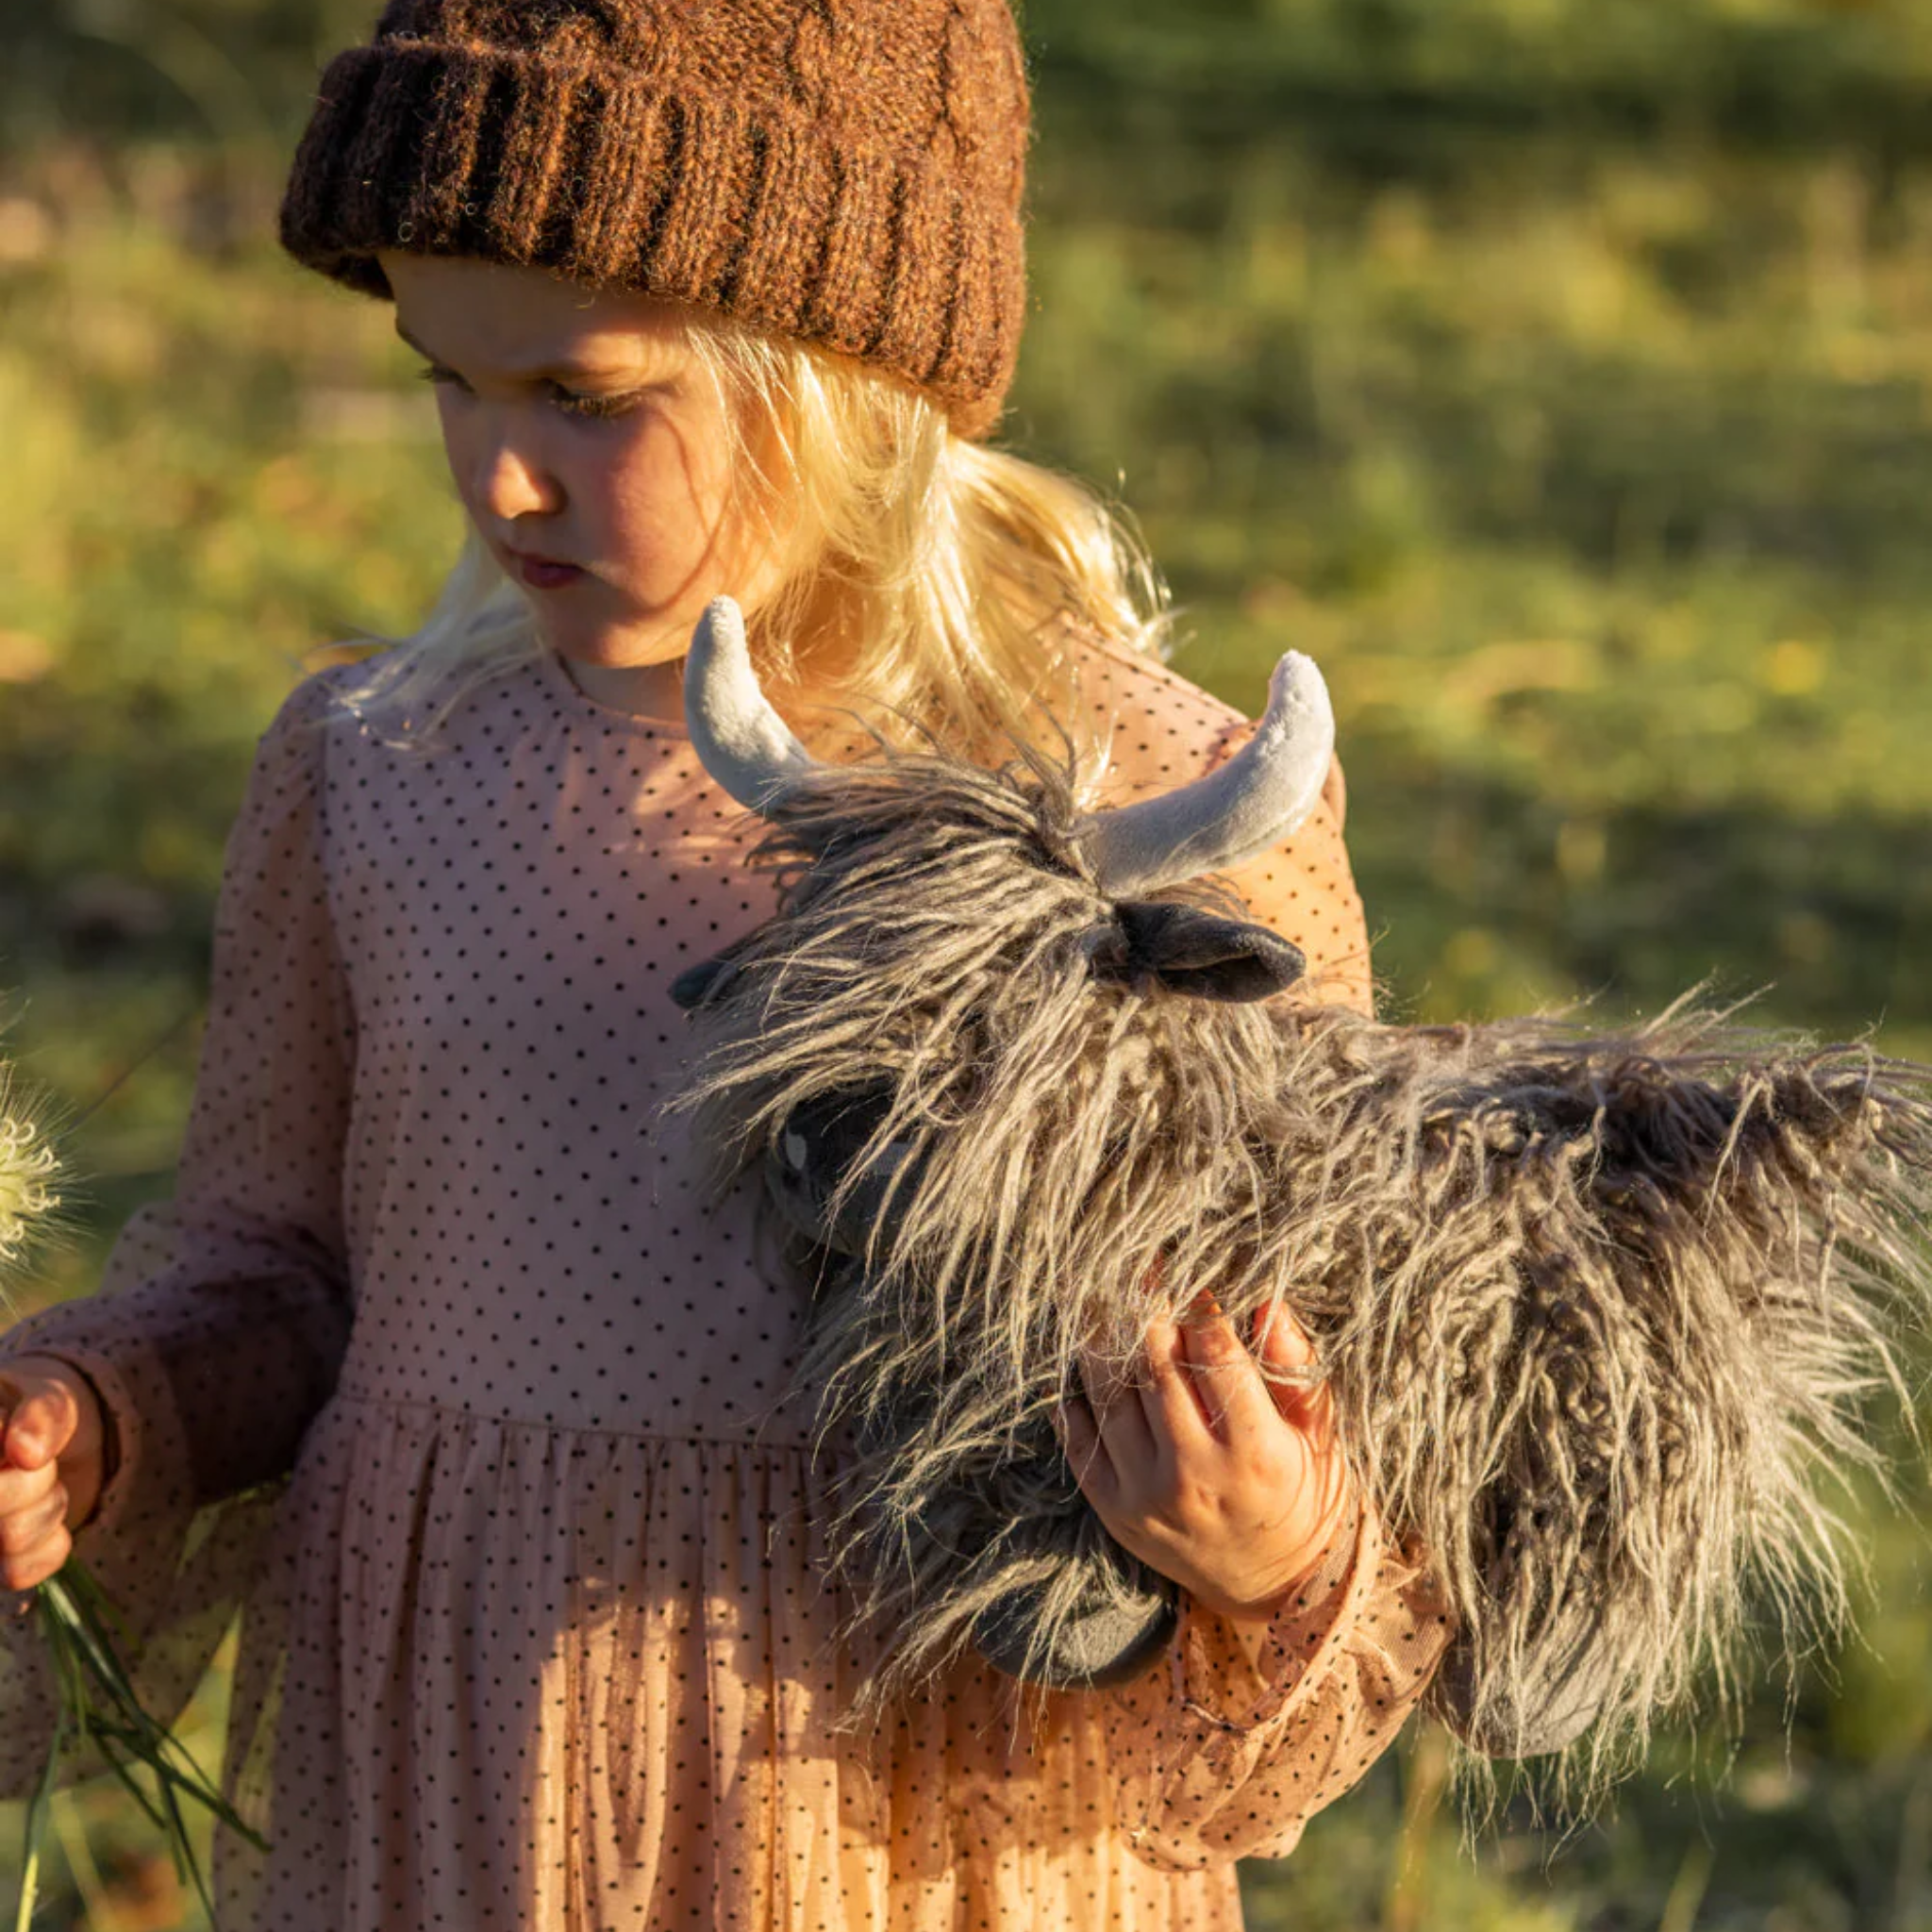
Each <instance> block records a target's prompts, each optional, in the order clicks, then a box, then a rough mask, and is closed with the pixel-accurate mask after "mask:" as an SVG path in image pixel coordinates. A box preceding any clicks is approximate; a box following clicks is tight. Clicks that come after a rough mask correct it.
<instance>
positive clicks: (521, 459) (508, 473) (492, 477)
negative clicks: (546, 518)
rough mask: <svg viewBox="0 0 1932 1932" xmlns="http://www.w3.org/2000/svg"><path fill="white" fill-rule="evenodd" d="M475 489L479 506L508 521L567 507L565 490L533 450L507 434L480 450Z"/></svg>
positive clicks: (493, 515)
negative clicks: (564, 500) (565, 505)
mask: <svg viewBox="0 0 1932 1932" xmlns="http://www.w3.org/2000/svg"><path fill="white" fill-rule="evenodd" d="M474 488H475V499H476V505H477V508H479V509H482V510H485V511H487V512H488V513H489V514H490V515H491V516H492V517H499V518H501V519H502V520H503V521H504V522H505V523H511V522H514V521H515V519H516V518H518V517H523V516H541V515H546V514H548V513H550V512H551V511H554V510H558V509H561V508H563V490H562V487H561V486H560V485H559V484H558V481H557V478H556V477H555V476H553V475H551V474H550V472H549V471H548V470H546V469H545V468H544V467H543V465H542V463H541V461H539V460H538V458H536V456H535V455H534V453H533V452H531V451H530V450H528V449H525V448H524V447H523V446H522V445H521V444H519V443H518V442H516V441H512V440H510V439H508V438H505V439H503V440H501V441H496V442H494V443H491V445H489V446H488V447H486V448H484V449H482V450H480V451H478V453H477V463H476V471H475V485H474Z"/></svg>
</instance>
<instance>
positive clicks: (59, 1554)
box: [0, 1524, 74, 1591]
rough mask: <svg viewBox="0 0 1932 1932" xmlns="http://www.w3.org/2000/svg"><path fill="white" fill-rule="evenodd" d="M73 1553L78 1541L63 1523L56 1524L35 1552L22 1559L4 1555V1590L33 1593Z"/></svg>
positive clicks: (0, 1570)
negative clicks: (31, 1591) (75, 1541)
mask: <svg viewBox="0 0 1932 1932" xmlns="http://www.w3.org/2000/svg"><path fill="white" fill-rule="evenodd" d="M73 1554H74V1538H73V1537H72V1536H71V1535H70V1534H69V1533H68V1531H67V1529H66V1528H65V1527H64V1526H63V1525H62V1524H55V1525H54V1527H53V1528H52V1529H50V1530H49V1531H48V1532H47V1533H46V1534H45V1535H44V1536H42V1538H41V1539H40V1540H39V1541H37V1542H36V1543H35V1544H34V1545H33V1547H32V1548H31V1549H28V1550H23V1551H22V1552H21V1553H20V1554H19V1555H18V1556H8V1555H7V1554H5V1553H4V1552H0V1587H4V1588H5V1589H8V1590H14V1591H19V1590H33V1589H35V1588H37V1587H38V1586H39V1585H41V1584H42V1583H44V1582H46V1580H47V1578H48V1577H50V1576H52V1575H54V1574H56V1573H57V1572H58V1570H59V1569H60V1567H61V1565H62V1564H64V1563H65V1562H66V1561H67V1559H68V1557H71V1556H72V1555H73Z"/></svg>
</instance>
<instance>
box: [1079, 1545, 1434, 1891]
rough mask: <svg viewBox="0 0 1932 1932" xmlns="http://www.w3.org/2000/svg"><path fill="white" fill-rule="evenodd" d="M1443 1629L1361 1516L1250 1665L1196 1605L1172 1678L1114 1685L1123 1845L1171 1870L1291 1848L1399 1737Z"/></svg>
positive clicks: (1426, 1585)
mask: <svg viewBox="0 0 1932 1932" xmlns="http://www.w3.org/2000/svg"><path fill="white" fill-rule="evenodd" d="M1450 1635H1451V1624H1450V1618H1449V1616H1448V1614H1447V1611H1446V1609H1445V1608H1444V1607H1443V1605H1442V1602H1441V1596H1440V1593H1439V1591H1437V1589H1436V1586H1435V1585H1434V1583H1433V1581H1432V1580H1431V1579H1430V1578H1429V1577H1428V1575H1427V1574H1426V1572H1425V1571H1424V1568H1423V1567H1422V1566H1421V1564H1420V1563H1419V1562H1418V1561H1417V1560H1416V1559H1415V1557H1414V1554H1413V1553H1412V1552H1407V1551H1398V1550H1395V1549H1391V1547H1390V1545H1389V1544H1388V1542H1387V1541H1386V1540H1385V1538H1384V1536H1383V1534H1382V1531H1381V1527H1380V1524H1378V1523H1377V1522H1376V1520H1375V1518H1374V1515H1373V1514H1372V1513H1368V1512H1364V1513H1362V1514H1361V1515H1360V1516H1358V1517H1357V1520H1356V1521H1355V1522H1354V1523H1352V1524H1350V1525H1349V1526H1348V1528H1347V1529H1346V1531H1345V1532H1344V1533H1343V1534H1342V1535H1341V1536H1339V1537H1338V1538H1337V1539H1336V1541H1335V1542H1334V1544H1332V1545H1331V1547H1330V1548H1329V1550H1328V1551H1327V1552H1326V1553H1325V1554H1324V1557H1323V1559H1322V1561H1321V1562H1320V1564H1318V1566H1317V1567H1316V1569H1315V1571H1314V1573H1313V1574H1311V1575H1310V1576H1309V1577H1308V1578H1307V1580H1306V1581H1305V1582H1304V1583H1303V1585H1302V1586H1301V1588H1300V1589H1299V1590H1297V1591H1295V1593H1294V1595H1293V1596H1292V1597H1291V1598H1290V1599H1289V1600H1288V1601H1287V1603H1285V1604H1284V1605H1283V1606H1282V1607H1281V1608H1280V1609H1279V1610H1278V1611H1277V1612H1276V1614H1275V1616H1274V1619H1273V1620H1272V1622H1271V1623H1270V1624H1269V1626H1268V1629H1267V1633H1266V1637H1265V1639H1264V1641H1263V1642H1262V1643H1261V1645H1260V1646H1259V1648H1258V1652H1257V1656H1258V1662H1259V1668H1258V1669H1257V1663H1256V1662H1255V1661H1251V1659H1250V1655H1249V1651H1248V1649H1247V1647H1246V1646H1244V1645H1243V1643H1242V1642H1241V1638H1240V1637H1239V1636H1238V1635H1237V1633H1236V1632H1235V1631H1234V1630H1233V1628H1232V1627H1231V1626H1230V1625H1229V1624H1226V1623H1225V1622H1224V1620H1223V1619H1221V1618H1219V1617H1216V1616H1213V1615H1210V1614H1208V1613H1206V1612H1204V1611H1201V1610H1199V1609H1198V1608H1195V1607H1190V1609H1189V1610H1188V1612H1187V1614H1186V1616H1185V1617H1184V1619H1183V1621H1182V1625H1181V1629H1180V1631H1179V1633H1178V1635H1177V1637H1176V1641H1175V1643H1174V1647H1173V1649H1172V1650H1171V1652H1170V1656H1169V1668H1168V1671H1167V1673H1166V1674H1162V1673H1160V1672H1155V1673H1153V1674H1150V1675H1149V1676H1148V1677H1144V1678H1142V1679H1141V1680H1139V1681H1138V1682H1137V1683H1135V1684H1132V1685H1128V1686H1125V1687H1124V1688H1123V1689H1122V1690H1121V1691H1117V1692H1115V1693H1113V1696H1114V1703H1113V1707H1112V1709H1111V1711H1110V1713H1109V1718H1108V1730H1109V1754H1110V1757H1111V1761H1112V1763H1113V1766H1114V1771H1115V1774H1116V1779H1117V1786H1118V1790H1119V1793H1120V1798H1119V1813H1118V1817H1119V1823H1120V1825H1121V1828H1122V1830H1123V1833H1124V1837H1125V1839H1126V1841H1127V1843H1128V1844H1129V1845H1130V1846H1131V1847H1132V1849H1133V1850H1134V1852H1135V1853H1136V1855H1137V1856H1138V1857H1141V1859H1143V1860H1144V1861H1145V1862H1147V1863H1149V1864H1152V1865H1156V1866H1159V1867H1161V1868H1163V1869H1167V1870H1171V1871H1197V1870H1200V1869H1202V1868H1203V1867H1206V1866H1209V1865H1214V1864H1221V1863H1224V1862H1226V1861H1228V1860H1230V1859H1234V1858H1242V1857H1284V1856H1286V1854H1287V1853H1288V1852H1290V1851H1291V1850H1292V1849H1293V1847H1294V1845H1295V1843H1296V1842H1297V1841H1298V1840H1299V1839H1300V1837H1301V1834H1302V1830H1303V1828H1304V1826H1305V1825H1306V1824H1307V1821H1308V1819H1309V1818H1311V1817H1312V1816H1313V1815H1314V1814H1315V1813H1316V1812H1317V1811H1319V1810H1320V1809H1321V1808H1322V1807H1324V1805H1326V1804H1328V1803H1330V1802H1331V1801H1332V1800H1333V1799H1335V1798H1337V1797H1340V1796H1341V1793H1342V1792H1344V1791H1346V1790H1348V1789H1349V1788H1350V1787H1351V1786H1352V1785H1354V1784H1355V1783H1356V1782H1357V1779H1359V1778H1360V1777H1361V1775H1362V1774H1363V1773H1364V1772H1366V1771H1367V1769H1368V1768H1369V1766H1370V1765H1371V1764H1373V1763H1374V1760H1375V1759H1376V1758H1377V1757H1380V1755H1381V1754H1382V1752H1383V1751H1385V1750H1386V1749H1387V1748H1388V1746H1389V1745H1390V1744H1391V1742H1392V1741H1393V1740H1394V1738H1395V1735H1396V1733H1397V1732H1398V1731H1399V1730H1400V1729H1401V1728H1402V1724H1403V1721H1404V1720H1405V1719H1406V1718H1407V1715H1408V1712H1409V1711H1410V1709H1411V1708H1412V1707H1414V1705H1415V1703H1416V1701H1417V1699H1418V1698H1420V1697H1421V1695H1422V1693H1423V1691H1424V1690H1425V1689H1426V1688H1427V1686H1428V1682H1429V1679H1430V1677H1431V1676H1432V1675H1433V1674H1434V1673H1435V1669H1436V1666H1437V1664H1438V1663H1439V1662H1440V1661H1441V1656H1442V1652H1443V1650H1444V1648H1445V1647H1446V1646H1447V1643H1448V1641H1449V1637H1450Z"/></svg>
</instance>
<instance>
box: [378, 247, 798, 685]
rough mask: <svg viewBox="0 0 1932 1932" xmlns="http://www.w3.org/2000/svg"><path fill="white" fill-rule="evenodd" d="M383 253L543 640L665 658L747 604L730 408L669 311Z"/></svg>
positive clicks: (761, 568)
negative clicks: (725, 607) (718, 617)
mask: <svg viewBox="0 0 1932 1932" xmlns="http://www.w3.org/2000/svg"><path fill="white" fill-rule="evenodd" d="M381 260H382V267H383V270H384V272H385V274H387V275H388V276H389V282H390V287H391V289H392V290H393V291H394V292H395V298H396V330H397V333H398V334H400V335H401V336H402V337H403V338H404V340H405V341H408V342H409V343H410V344H411V346H412V347H414V348H416V349H417V350H419V351H420V352H421V354H422V355H423V356H424V357H425V358H426V359H427V360H428V363H429V368H428V369H427V370H426V371H425V375H428V376H429V378H430V380H432V381H433V382H434V383H435V384H436V396H437V406H438V409H439V411H440V413H441V418H442V436H443V444H444V447H445V448H446V450H447V451H448V454H449V464H450V470H451V472H452V474H453V475H454V476H455V478H456V485H457V490H458V492H459V494H460V495H461V497H462V500H463V506H464V508H466V509H467V510H468V511H469V513H470V516H471V518H472V520H473V521H474V522H475V525H476V528H477V530H478V531H479V532H480V533H481V535H482V538H483V541H485V542H486V543H487V544H488V545H489V546H490V550H491V555H492V556H493V557H494V558H496V560H497V562H498V563H499V564H501V565H502V567H503V569H504V571H505V573H506V575H508V576H509V577H510V578H511V579H512V580H513V581H515V582H517V583H519V584H521V585H522V586H523V587H524V589H525V594H526V595H527V596H528V597H529V600H530V603H531V605H532V607H533V608H534V609H535V610H536V612H537V616H538V621H539V623H540V624H541V626H542V630H543V634H544V637H545V639H546V641H548V642H549V643H550V645H551V646H552V647H553V648H554V649H555V650H556V651H558V653H559V654H560V655H561V656H563V657H565V658H570V659H572V660H573V661H574V662H575V663H578V664H581V665H585V666H608V667H613V668H614V667H633V666H641V665H651V664H666V663H669V662H670V661H672V660H673V659H675V658H681V657H682V656H683V655H684V652H685V648H686V646H687V644H688V643H689V641H690V638H691V628H692V626H693V625H695V624H696V622H697V620H698V618H699V617H700V616H701V615H702V613H703V611H704V608H705V606H706V605H707V604H708V602H709V601H710V599H711V598H712V597H714V596H716V595H718V594H719V592H721V591H728V592H730V593H731V594H732V595H734V596H736V597H737V598H738V599H739V600H740V601H741V603H743V604H745V605H746V606H747V607H748V608H756V607H757V604H758V600H759V598H760V596H761V594H762V593H764V592H765V591H769V589H770V588H771V580H772V578H773V577H774V575H775V567H774V563H773V561H772V559H771V558H770V557H769V556H768V555H765V554H762V551H761V546H759V545H758V544H757V543H756V542H754V541H749V540H748V538H747V534H746V532H745V529H744V527H743V525H742V521H741V519H740V518H739V517H737V516H736V515H734V514H733V511H732V491H731V487H730V485H731V474H730V456H731V451H732V449H733V446H734V443H733V438H732V435H731V433H730V432H731V423H730V420H729V417H728V414H727V410H728V407H729V406H728V405H727V404H726V402H725V401H724V398H723V397H721V396H720V394H719V393H718V390H717V386H716V384H715V383H714V381H713V380H712V379H711V377H710V376H709V375H708V372H707V371H706V369H705V368H704V366H703V365H702V364H701V363H700V362H699V361H698V359H697V358H696V357H695V356H693V355H692V353H691V351H690V349H689V348H687V347H685V346H683V343H684V325H683V324H682V323H681V321H680V319H679V318H678V317H677V315H676V314H675V312H674V311H673V310H671V309H670V308H667V306H666V305H664V304H663V303H660V302H656V301H653V300H652V299H651V298H649V297H648V296H643V295H633V294H625V293H621V292H611V291H591V290H587V289H583V288H579V287H577V286H575V284H572V283H569V282H564V281H560V280H558V279H557V278H556V277H555V276H553V275H548V274H546V273H544V272H542V271H541V270H538V269H525V268H503V267H498V266H496V265H494V264H492V263H488V262H480V261H464V260H452V259H447V258H427V257H422V256H409V255H390V254H385V255H384V256H383V257H382V258H381ZM765 547H768V546H765Z"/></svg>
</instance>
